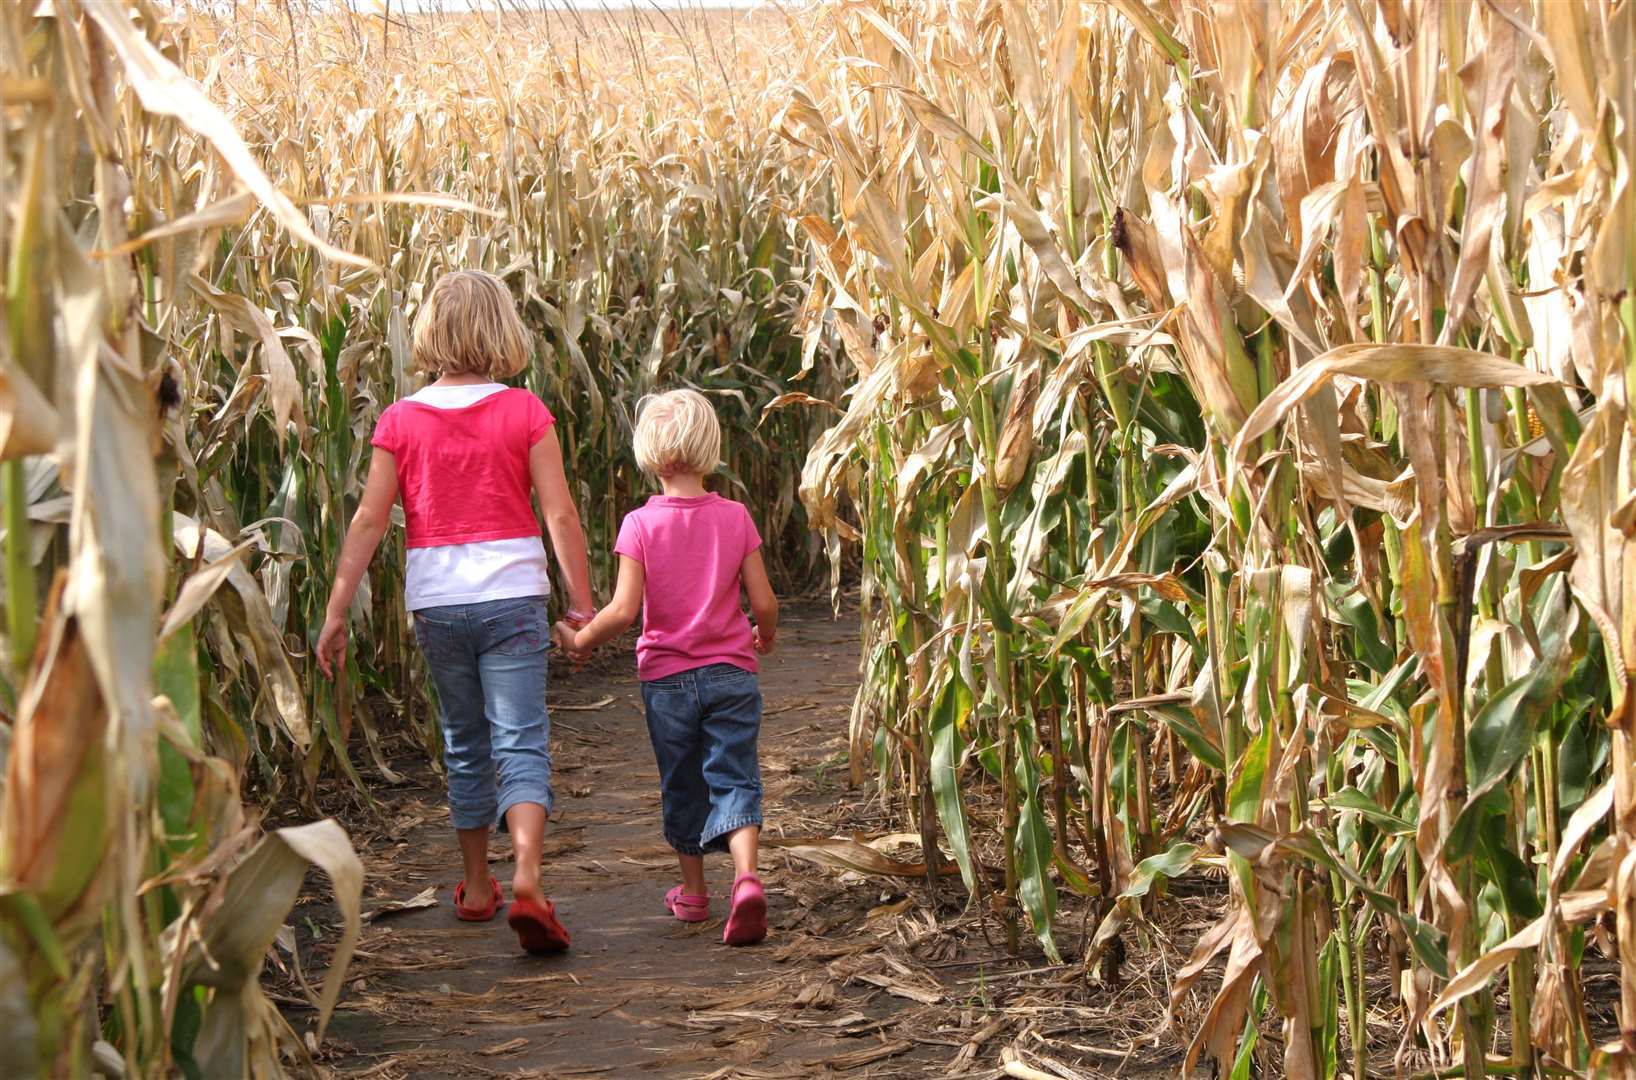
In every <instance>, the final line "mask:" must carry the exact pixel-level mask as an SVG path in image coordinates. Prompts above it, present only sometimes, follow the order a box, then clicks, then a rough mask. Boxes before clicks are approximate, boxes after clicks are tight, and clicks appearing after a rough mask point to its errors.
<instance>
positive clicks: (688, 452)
mask: <svg viewBox="0 0 1636 1080" xmlns="http://www.w3.org/2000/svg"><path fill="white" fill-rule="evenodd" d="M633 442H634V445H635V450H636V464H637V465H639V466H641V468H642V471H643V472H646V473H650V474H652V475H654V476H675V475H676V474H678V473H698V474H699V475H700V476H708V475H709V474H710V473H713V472H715V471H716V466H717V465H720V464H721V424H720V422H719V421H717V419H716V410H715V409H712V408H711V407H710V402H709V401H707V400H705V396H704V395H703V394H701V393H699V392H698V391H697V390H671V391H668V392H666V393H663V394H649V395H648V396H647V397H645V398H643V399H642V400H641V401H640V402H638V403H637V405H636V437H635V439H634V440H633Z"/></svg>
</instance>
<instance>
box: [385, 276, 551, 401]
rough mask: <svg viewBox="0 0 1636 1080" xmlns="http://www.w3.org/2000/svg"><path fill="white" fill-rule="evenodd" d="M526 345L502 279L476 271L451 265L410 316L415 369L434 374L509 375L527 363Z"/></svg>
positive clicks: (527, 352) (486, 376) (505, 376)
mask: <svg viewBox="0 0 1636 1080" xmlns="http://www.w3.org/2000/svg"><path fill="white" fill-rule="evenodd" d="M530 349H531V344H530V341H529V337H528V331H527V330H526V329H524V327H523V320H522V319H521V318H519V317H518V315H517V305H516V303H514V302H513V301H512V299H511V293H510V292H509V291H508V290H507V289H506V287H505V284H504V283H503V282H501V281H500V279H499V278H497V277H495V276H494V275H493V274H488V273H484V272H483V271H482V270H456V271H455V272H454V273H452V274H444V275H443V276H442V277H440V278H438V279H437V284H435V285H433V286H432V292H431V295H430V296H428V297H427V298H426V302H425V303H424V304H422V305H421V309H420V314H419V315H417V316H415V340H414V345H413V346H412V348H411V350H410V355H411V358H412V359H413V361H414V365H415V368H416V369H417V370H419V371H423V372H425V373H426V374H427V375H430V376H431V377H433V378H436V377H438V376H439V375H468V374H469V375H481V376H483V377H484V378H487V379H495V380H499V379H509V378H511V377H512V376H513V375H516V374H517V373H518V372H520V371H522V370H523V369H524V368H526V367H527V366H528V356H529V352H530Z"/></svg>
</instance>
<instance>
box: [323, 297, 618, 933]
mask: <svg viewBox="0 0 1636 1080" xmlns="http://www.w3.org/2000/svg"><path fill="white" fill-rule="evenodd" d="M412 351H413V359H414V363H415V366H416V367H417V368H419V369H420V370H421V371H423V372H426V373H428V374H431V375H435V376H436V381H434V382H433V383H432V384H431V385H429V386H427V387H426V388H425V389H423V390H421V391H420V392H419V393H416V394H412V395H411V396H409V397H407V398H404V399H403V400H402V401H399V402H397V403H396V404H394V405H392V406H391V407H390V408H388V409H387V410H386V411H385V412H384V413H382V414H381V418H380V421H379V422H378V423H377V424H376V426H375V435H374V438H373V439H372V440H371V442H372V443H373V444H374V447H375V453H374V457H373V458H372V459H371V461H370V464H369V479H368V481H367V483H366V485H365V487H364V494H363V498H362V500H361V501H360V502H359V505H358V512H357V514H356V515H354V516H353V519H352V525H351V527H350V528H349V529H348V530H347V536H346V542H345V543H344V544H343V545H342V546H341V558H340V565H339V566H338V567H337V568H336V572H335V587H334V589H333V591H332V592H331V593H330V600H329V609H328V612H327V615H326V618H325V621H324V629H323V631H322V632H321V633H320V634H319V636H318V647H317V649H316V653H317V659H318V666H319V668H320V669H322V670H323V672H324V674H325V675H331V674H333V672H334V670H335V667H336V665H337V664H340V663H344V662H345V655H346V647H347V612H348V610H349V609H350V608H351V607H352V599H353V596H354V595H355V594H356V593H357V591H358V583H359V582H360V581H362V580H363V576H364V573H365V571H366V570H368V568H369V561H370V559H371V558H373V557H374V554H375V549H376V547H377V546H379V544H380V542H381V538H382V537H383V536H385V534H386V528H387V524H388V523H389V521H390V514H391V510H392V504H393V503H394V502H396V501H398V500H400V499H401V501H402V502H403V516H404V523H405V525H406V531H407V533H408V537H407V553H406V559H405V568H404V578H405V581H404V592H405V596H404V601H405V605H406V606H407V608H408V610H409V611H410V613H411V614H412V616H413V618H414V625H415V637H416V639H417V640H418V641H419V643H420V647H421V651H422V652H423V653H424V654H425V656H426V666H427V669H428V670H429V671H430V672H431V676H432V682H433V684H434V685H435V686H436V688H437V698H438V707H439V709H440V710H441V713H442V719H443V750H444V754H443V757H444V765H445V767H446V769H447V772H448V778H449V817H450V820H451V822H452V823H453V824H454V827H455V832H456V834H457V836H458V837H459V841H460V856H461V861H462V862H463V863H464V864H465V878H464V879H463V880H462V881H461V882H460V884H459V885H457V886H456V887H455V890H454V910H455V915H456V916H457V917H459V918H461V919H464V920H467V921H471V922H481V921H487V920H489V919H492V918H493V917H494V915H495V913H496V912H497V911H498V910H499V908H500V905H501V902H502V901H501V896H500V883H499V881H498V880H497V879H495V878H494V877H492V876H491V875H490V874H489V868H488V841H489V829H490V828H491V827H492V826H494V825H496V824H498V825H499V827H500V828H502V829H507V830H509V831H510V833H511V841H512V845H513V847H514V848H515V849H516V856H517V858H516V869H515V872H514V874H513V875H512V879H511V896H512V901H511V910H510V912H509V913H508V915H507V921H508V922H509V923H510V924H511V927H512V929H513V930H515V931H516V932H517V938H518V941H519V943H520V944H521V945H522V947H523V948H524V949H526V950H527V951H529V952H560V951H562V950H564V949H566V948H568V932H567V931H566V930H564V929H563V928H562V924H561V923H559V922H558V921H557V916H556V909H555V908H554V907H553V905H552V903H551V901H550V900H547V899H546V898H545V895H544V894H543V893H542V892H541V891H540V843H541V839H542V834H543V833H544V831H545V822H546V817H547V816H548V815H549V813H550V810H551V754H550V749H549V743H550V719H549V717H548V716H547V714H546V711H545V651H546V649H547V648H549V646H550V618H549V616H548V614H547V611H546V597H547V595H548V593H549V592H550V588H551V585H550V573H549V566H548V564H547V562H546V558H545V546H544V544H543V543H542V542H541V539H540V525H539V521H538V519H537V518H536V517H535V516H534V507H533V505H532V504H531V503H530V501H529V496H530V493H531V492H532V493H534V494H537V495H538V496H539V500H540V509H541V510H542V511H543V512H544V514H545V521H546V526H547V527H548V529H549V530H550V533H551V546H552V548H553V549H554V550H555V552H556V556H557V569H558V570H559V571H560V572H561V574H562V579H563V583H564V584H565V585H566V587H567V589H568V615H567V619H568V621H569V622H571V623H574V624H576V625H583V624H584V623H585V622H587V621H588V620H589V619H590V617H591V614H592V611H591V589H590V573H589V570H588V569H587V567H586V559H585V533H584V531H583V530H582V529H581V527H580V521H579V512H578V511H577V510H576V509H575V508H574V502H573V498H572V497H571V496H570V495H569V492H568V482H567V480H566V479H565V477H564V475H563V468H562V448H561V447H560V446H559V445H558V443H557V439H556V435H555V434H554V432H553V431H552V427H553V425H554V423H555V421H554V420H553V418H552V416H551V413H550V412H549V411H548V410H547V409H546V407H545V406H544V405H543V404H541V402H540V399H539V398H537V397H535V396H534V395H533V394H532V393H530V392H529V391H527V390H520V389H511V388H508V387H505V386H502V385H501V384H500V383H498V382H496V381H494V380H496V379H504V378H510V377H512V376H514V375H516V374H517V373H518V372H520V371H522V370H523V369H524V368H525V367H526V366H527V365H528V358H529V354H530V352H531V348H530V344H529V339H528V332H527V330H525V329H524V328H523V324H522V320H521V319H519V318H518V317H517V308H516V305H515V304H513V303H512V299H511V294H510V293H508V292H507V291H506V287H505V286H504V285H503V284H502V283H501V282H500V280H499V279H498V278H496V277H494V276H493V275H491V274H485V273H482V272H480V271H475V270H463V271H460V272H458V273H453V274H448V275H446V276H445V277H443V278H441V279H439V281H438V282H437V284H436V285H435V286H433V288H432V292H431V295H430V296H428V297H427V298H426V303H425V305H424V306H423V307H422V308H421V311H420V314H419V316H418V317H417V318H416V320H415V335H414V344H413V350H412Z"/></svg>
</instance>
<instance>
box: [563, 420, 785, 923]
mask: <svg viewBox="0 0 1636 1080" xmlns="http://www.w3.org/2000/svg"><path fill="white" fill-rule="evenodd" d="M635 450H636V463H637V464H638V465H640V466H641V467H642V470H643V471H644V472H646V473H648V474H649V475H651V476H655V477H657V478H658V480H659V484H660V486H661V487H662V488H663V491H664V493H663V494H661V495H655V496H653V497H652V498H650V499H648V501H647V503H646V505H644V506H643V507H642V508H641V509H639V510H635V511H632V512H631V513H630V514H628V515H627V516H626V517H625V521H624V523H623V524H622V525H621V526H620V529H619V540H618V542H617V543H616V544H615V545H614V552H615V554H617V555H618V556H619V582H618V584H617V585H616V586H615V590H614V598H613V601H612V602H611V603H609V604H608V606H607V607H605V608H603V609H602V611H601V612H600V613H599V614H598V615H597V616H596V617H595V618H594V619H592V620H591V621H590V623H589V624H588V625H586V626H584V627H583V628H580V629H577V630H576V629H575V628H574V627H573V626H571V625H569V624H568V623H567V622H562V623H558V624H557V636H558V640H559V641H561V642H562V644H563V645H564V646H565V647H566V648H567V649H568V650H569V651H570V652H571V653H573V654H576V655H578V656H580V657H583V656H584V654H585V653H587V652H588V651H589V650H591V649H594V648H595V647H596V646H598V645H600V644H602V643H603V642H605V641H608V640H610V639H612V638H614V637H617V636H618V635H619V634H621V633H623V632H624V630H625V628H626V627H628V626H630V624H631V623H632V622H633V621H635V619H636V616H637V614H638V613H640V614H641V616H642V636H641V637H640V638H638V639H637V642H636V674H637V676H638V678H640V679H641V680H642V699H643V701H644V703H645V704H646V706H647V719H648V734H649V736H650V737H651V738H652V740H653V752H654V756H655V757H656V758H657V759H658V762H659V783H660V788H661V793H662V796H663V819H664V834H665V840H666V841H667V842H668V843H669V844H670V846H671V847H672V848H674V849H675V850H676V857H677V859H678V861H679V862H680V863H681V876H682V880H681V883H680V884H679V885H677V886H676V887H674V888H673V889H671V890H670V892H669V893H667V894H666V895H665V906H666V907H667V908H669V909H670V911H671V913H672V914H673V915H675V916H676V918H678V919H680V920H682V921H683V922H702V921H704V920H705V919H707V918H709V917H710V894H709V889H708V886H707V885H706V884H705V880H704V853H705V852H707V851H723V850H727V851H731V852H732V853H733V869H734V878H733V888H732V891H731V893H730V894H729V904H730V908H729V911H728V915H727V923H726V925H725V926H724V927H723V929H722V940H723V941H725V942H726V943H727V944H729V945H753V944H755V943H756V942H758V941H760V940H761V939H762V938H764V937H766V936H767V895H766V892H765V890H763V888H762V886H761V879H760V878H758V877H757V876H756V849H757V845H758V843H759V840H760V835H761V770H760V766H759V765H758V764H757V762H756V737H757V735H758V734H759V733H760V731H761V688H760V685H759V684H758V683H757V681H756V654H757V653H760V654H761V655H763V656H765V655H766V654H768V653H770V652H772V651H773V638H774V636H775V635H776V634H777V633H778V601H777V600H776V599H775V598H774V597H773V590H772V586H771V585H769V584H768V582H767V569H766V567H765V566H764V565H762V561H761V537H760V535H759V534H758V533H757V532H756V527H755V523H754V522H753V521H751V520H750V513H749V511H747V510H746V509H745V508H744V506H743V505H742V504H740V503H736V502H733V501H731V500H729V499H724V498H722V497H721V496H720V495H714V494H711V493H709V492H707V491H705V489H704V478H705V477H706V476H707V475H709V474H710V473H711V472H714V471H715V469H716V466H717V465H718V464H720V462H721V427H720V425H719V424H718V423H717V421H716V414H715V412H714V410H712V409H711V408H710V403H709V402H708V401H706V400H705V398H704V395H703V394H700V393H699V392H698V391H696V390H673V391H671V392H670V393H668V394H659V395H657V396H654V397H650V398H648V399H646V400H645V401H643V402H642V403H641V405H640V406H639V407H638V411H637V416H636V439H635ZM741 589H742V590H743V591H744V593H746V594H747V595H748V596H749V600H750V610H751V612H752V613H754V615H755V626H754V627H753V628H752V627H751V625H750V621H749V620H748V619H746V618H745V617H744V611H743V609H742V608H741V607H740V606H739V592H740V590H741Z"/></svg>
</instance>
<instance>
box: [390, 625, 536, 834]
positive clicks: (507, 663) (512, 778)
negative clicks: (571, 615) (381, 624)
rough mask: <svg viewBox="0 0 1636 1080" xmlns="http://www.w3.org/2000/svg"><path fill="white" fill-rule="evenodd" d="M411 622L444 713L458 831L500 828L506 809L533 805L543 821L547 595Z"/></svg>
mask: <svg viewBox="0 0 1636 1080" xmlns="http://www.w3.org/2000/svg"><path fill="white" fill-rule="evenodd" d="M414 619H415V640H416V641H418V642H419V643H420V651H421V652H422V653H424V654H425V656H426V666H427V667H428V668H429V669H431V673H432V685H433V686H435V687H436V688H437V701H438V707H439V709H440V710H441V712H442V715H443V765H444V768H445V769H447V770H448V774H449V818H450V820H451V821H452V822H453V823H454V827H455V828H457V829H483V828H487V827H488V826H490V825H498V826H499V827H500V828H502V829H503V828H505V818H506V811H507V810H509V809H511V808H512V807H513V806H515V805H517V804H518V803H538V804H540V805H541V806H543V807H545V810H546V813H548V814H549V813H550V812H551V750H550V748H549V747H548V746H547V743H548V741H549V739H550V736H551V720H550V718H549V717H548V716H547V715H546V711H545V652H546V650H547V649H548V648H550V647H551V620H550V616H549V614H548V613H547V611H546V606H545V597H543V596H526V597H521V598H518V599H515V600H487V601H483V602H482V603H477V604H450V605H448V606H446V607H431V608H422V609H421V610H419V611H416V612H415V613H414Z"/></svg>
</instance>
